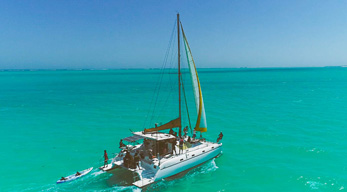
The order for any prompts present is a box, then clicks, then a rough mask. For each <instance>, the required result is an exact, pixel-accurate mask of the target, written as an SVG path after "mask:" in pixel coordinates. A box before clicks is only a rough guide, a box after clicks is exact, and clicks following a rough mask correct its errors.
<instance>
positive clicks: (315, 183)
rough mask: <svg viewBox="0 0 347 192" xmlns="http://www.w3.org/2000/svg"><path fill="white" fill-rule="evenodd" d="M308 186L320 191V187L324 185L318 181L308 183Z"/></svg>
mask: <svg viewBox="0 0 347 192" xmlns="http://www.w3.org/2000/svg"><path fill="white" fill-rule="evenodd" d="M306 184H308V185H309V186H310V188H311V189H318V187H319V186H321V185H322V184H321V183H319V182H317V181H307V182H306Z"/></svg>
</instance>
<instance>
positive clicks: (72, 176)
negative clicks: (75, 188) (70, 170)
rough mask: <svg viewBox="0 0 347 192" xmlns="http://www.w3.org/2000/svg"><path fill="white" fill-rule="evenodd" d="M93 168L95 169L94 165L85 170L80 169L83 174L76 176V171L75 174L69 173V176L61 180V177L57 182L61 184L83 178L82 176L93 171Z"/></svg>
mask: <svg viewBox="0 0 347 192" xmlns="http://www.w3.org/2000/svg"><path fill="white" fill-rule="evenodd" d="M92 170H93V167H91V168H89V169H85V170H83V171H79V173H81V175H78V176H76V173H75V174H73V175H69V176H67V177H65V178H66V180H60V179H59V180H58V181H57V184H59V183H65V182H69V181H72V180H75V179H78V178H81V177H83V176H85V175H87V174H88V173H89V172H91V171H92Z"/></svg>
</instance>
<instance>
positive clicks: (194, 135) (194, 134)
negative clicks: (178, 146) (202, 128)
mask: <svg viewBox="0 0 347 192" xmlns="http://www.w3.org/2000/svg"><path fill="white" fill-rule="evenodd" d="M195 138H196V131H195V130H194V131H193V139H195Z"/></svg>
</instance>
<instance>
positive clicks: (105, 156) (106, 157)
mask: <svg viewBox="0 0 347 192" xmlns="http://www.w3.org/2000/svg"><path fill="white" fill-rule="evenodd" d="M104 158H105V160H104V167H105V166H106V165H107V164H108V156H107V152H106V150H104Z"/></svg>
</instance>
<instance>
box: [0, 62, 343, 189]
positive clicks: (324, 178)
mask: <svg viewBox="0 0 347 192" xmlns="http://www.w3.org/2000/svg"><path fill="white" fill-rule="evenodd" d="M174 72H175V71H169V72H168V71H166V72H165V73H166V76H168V77H164V78H161V73H160V70H157V69H151V70H149V69H148V70H145V69H136V70H135V69H132V70H80V71H76V70H75V71H73V70H71V71H69V70H65V71H63V70H62V71H0V150H1V153H0V165H1V169H0V174H1V179H0V191H140V190H139V189H136V188H135V187H130V186H119V185H117V182H118V181H120V180H125V181H126V180H128V179H129V178H120V175H119V174H117V173H111V174H108V173H101V172H100V171H99V170H97V169H94V170H93V171H92V172H91V173H90V174H89V175H87V176H85V177H83V178H81V179H79V180H76V181H73V182H70V183H65V184H60V185H57V184H55V182H56V181H57V180H58V179H59V178H60V177H61V176H67V175H70V174H73V173H75V172H76V171H77V170H82V169H86V168H89V167H92V166H93V167H94V168H97V167H99V166H100V165H101V163H102V162H101V161H102V155H103V150H104V149H106V150H107V151H108V152H109V154H111V153H116V152H118V143H119V140H120V139H121V138H123V137H127V136H130V135H131V132H130V130H133V131H139V130H142V129H143V128H144V127H149V126H153V125H154V123H165V122H166V121H168V120H170V118H172V119H173V118H175V117H177V113H178V109H177V90H176V89H177V85H175V84H174V83H171V84H170V83H167V84H165V86H163V87H161V88H160V89H159V88H158V84H157V82H158V79H159V80H160V79H161V80H162V82H163V83H165V82H166V81H168V82H174V81H175V80H177V77H176V75H175V74H174ZM198 72H199V77H200V80H201V85H202V91H203V95H204V102H205V109H206V116H207V124H208V132H207V133H205V134H204V135H203V136H204V137H206V138H207V139H210V140H215V139H216V138H217V135H218V134H219V132H220V131H222V132H223V134H224V138H223V140H222V142H223V155H222V156H221V157H219V158H217V159H215V160H213V161H209V162H207V163H206V164H204V165H202V166H201V167H198V168H196V169H193V170H190V171H189V172H187V173H185V174H183V175H179V176H177V178H175V179H170V180H168V181H160V182H158V183H156V184H154V185H152V186H150V187H149V188H147V191H165V192H169V191H181V192H183V191H187V192H192V191H199V192H203V191H216V192H217V191H235V192H243V191H245V192H246V191H247V192H248V191H274V192H278V191H293V192H300V191H345V190H347V139H346V138H347V134H346V133H347V68H279V69H277V68H264V69H199V70H198ZM185 75H187V74H185ZM185 81H186V82H187V83H186V86H185V89H186V92H187V95H186V97H187V99H188V100H189V101H188V106H189V111H190V113H192V114H193V115H192V117H191V119H192V121H193V122H192V123H194V120H193V119H194V118H195V116H196V115H195V116H194V114H195V112H196V111H195V109H194V102H193V101H191V99H192V93H189V92H191V87H190V84H189V77H188V76H185ZM175 86H176V87H175ZM156 89H157V90H158V89H159V92H160V93H161V94H162V95H161V96H160V97H158V98H157V97H156V95H155V94H154V92H155V90H156ZM175 91H176V92H175ZM171 100H172V102H171ZM152 109H155V110H154V113H152ZM184 110H185V109H184ZM152 114H153V115H152ZM158 114H159V115H158ZM184 123H185V124H187V121H185V122H184ZM125 181H122V183H121V184H126V182H125Z"/></svg>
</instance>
